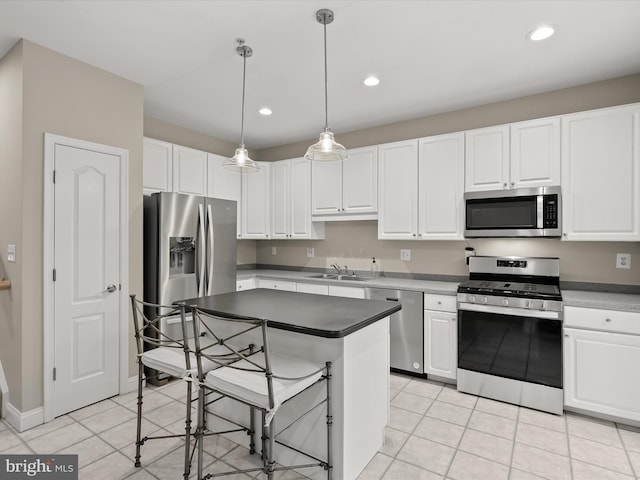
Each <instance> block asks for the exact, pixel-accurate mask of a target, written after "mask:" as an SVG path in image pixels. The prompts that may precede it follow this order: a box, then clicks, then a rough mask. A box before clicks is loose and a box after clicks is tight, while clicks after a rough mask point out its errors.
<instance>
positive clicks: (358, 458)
mask: <svg viewBox="0 0 640 480" xmlns="http://www.w3.org/2000/svg"><path fill="white" fill-rule="evenodd" d="M344 365H345V367H344V400H343V404H344V419H343V421H344V467H343V468H344V477H337V478H345V479H355V478H357V477H358V475H359V474H360V473H361V472H362V470H364V468H365V467H366V466H367V464H368V463H369V462H370V461H371V459H372V458H373V457H374V455H375V454H376V453H377V452H378V450H380V448H382V446H383V445H384V438H385V427H386V425H387V420H388V411H389V317H386V318H384V319H382V320H379V321H378V322H375V323H374V324H372V325H370V326H369V327H367V328H364V329H362V330H360V331H358V332H355V333H354V334H352V335H349V336H347V337H345V339H344Z"/></svg>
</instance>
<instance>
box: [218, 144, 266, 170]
mask: <svg viewBox="0 0 640 480" xmlns="http://www.w3.org/2000/svg"><path fill="white" fill-rule="evenodd" d="M222 170H224V171H226V172H233V173H258V172H259V171H260V167H258V165H257V164H256V162H254V161H253V160H251V158H249V152H247V149H246V148H244V145H242V146H241V147H239V148H236V153H235V155H234V156H233V157H231V158H230V159H229V160H227V161H226V162H224V164H223V165H222Z"/></svg>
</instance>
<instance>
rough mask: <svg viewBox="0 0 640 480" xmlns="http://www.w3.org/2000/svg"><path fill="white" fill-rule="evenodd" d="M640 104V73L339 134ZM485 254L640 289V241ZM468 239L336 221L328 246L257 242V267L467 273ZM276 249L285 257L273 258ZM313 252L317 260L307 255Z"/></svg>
mask: <svg viewBox="0 0 640 480" xmlns="http://www.w3.org/2000/svg"><path fill="white" fill-rule="evenodd" d="M635 102H640V74H637V75H631V76H627V77H621V78H616V79H611V80H606V81H602V82H596V83H591V84H587V85H581V86H577V87H572V88H567V89H563V90H558V91H554V92H548V93H542V94H537V95H531V96H527V97H522V98H517V99H514V100H508V101H504V102H499V103H494V104H490V105H484V106H480V107H474V108H468V109H464V110H459V111H455V112H448V113H443V114H439V115H433V116H429V117H424V118H418V119H415V120H410V121H405V122H400V123H394V124H391V125H385V126H382V127H376V128H369V129H366V130H360V131H357V132H351V133H344V134H343V133H340V134H338V133H337V134H336V138H337V139H338V141H339V142H340V143H342V144H343V145H345V146H347V148H355V147H361V146H366V145H376V144H380V143H386V142H392V141H397V140H406V139H411V138H419V137H425V136H430V135H437V134H442V133H450V132H457V131H463V130H467V129H472V128H479V127H485V126H490V125H499V124H504V123H510V122H515V121H520V120H527V119H532V118H540V117H545V116H552V115H559V114H563V113H570V112H577V111H583V110H590V109H594V108H601V107H607V106H613V105H622V104H626V103H635ZM315 141H316V139H314V138H312V139H309V140H307V141H304V142H298V143H295V144H291V145H284V146H280V147H274V148H268V149H264V150H260V151H258V157H257V158H258V159H260V160H270V161H273V160H281V159H285V158H293V157H300V156H302V155H303V154H304V152H305V150H306V148H307V147H308V146H309V145H310V144H311V143H314V142H315ZM468 243H469V244H470V245H471V246H473V247H475V248H476V250H477V253H478V254H479V255H500V254H505V255H538V256H558V257H560V259H561V262H560V265H561V270H562V273H561V279H562V280H563V281H580V282H596V283H613V284H632V285H640V256H639V254H640V242H629V243H612V242H561V241H559V240H549V239H526V240H513V239H504V240H488V239H482V240H470V241H469V242H468ZM466 245H467V243H466V242H461V241H448V242H447V241H422V242H411V241H388V240H384V241H382V240H378V239H377V229H376V222H331V223H327V225H326V240H319V241H306V242H305V241H260V242H257V255H256V259H257V263H259V264H264V265H288V266H311V267H328V266H329V265H331V264H332V263H334V262H338V263H340V264H342V265H344V264H347V265H349V267H351V268H357V269H364V270H368V269H369V267H370V263H371V257H372V256H375V257H376V259H377V261H378V262H379V263H380V264H381V266H382V268H383V269H384V270H386V271H388V272H403V273H430V274H444V275H465V274H466V273H467V271H466V268H465V263H464V261H463V258H464V247H465V246H466ZM272 246H275V247H276V251H277V254H276V255H275V256H274V255H271V247H272ZM308 246H309V247H310V246H313V247H314V249H315V252H314V253H315V257H314V258H307V257H306V247H308ZM401 248H409V249H411V250H412V257H411V258H412V259H411V261H409V262H403V261H400V249H401ZM616 253H631V254H632V262H631V264H632V269H631V270H620V269H616V268H615V258H616Z"/></svg>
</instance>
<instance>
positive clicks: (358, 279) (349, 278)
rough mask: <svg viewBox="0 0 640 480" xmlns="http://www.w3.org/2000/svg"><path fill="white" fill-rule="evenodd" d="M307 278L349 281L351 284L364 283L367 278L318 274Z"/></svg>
mask: <svg viewBox="0 0 640 480" xmlns="http://www.w3.org/2000/svg"><path fill="white" fill-rule="evenodd" d="M307 278H326V279H327V280H349V281H351V282H366V281H367V280H369V279H368V278H363V277H359V276H358V275H338V274H337V273H320V274H317V275H309V276H307Z"/></svg>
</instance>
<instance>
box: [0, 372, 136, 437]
mask: <svg viewBox="0 0 640 480" xmlns="http://www.w3.org/2000/svg"><path fill="white" fill-rule="evenodd" d="M2 375H3V372H2V366H1V365H0V387H2V415H3V418H4V419H5V420H6V421H7V422H8V423H9V425H11V426H12V427H13V428H15V429H16V430H17V431H19V432H24V431H25V430H28V429H30V428H33V427H37V426H38V425H42V424H43V423H44V408H43V407H38V408H34V409H33V410H30V411H28V412H25V413H22V412H21V411H20V410H18V409H17V408H16V407H14V406H13V405H11V404H10V403H9V402H8V396H9V395H8V393H9V390H8V389H7V392H6V393H5V391H4V385H6V384H5V383H3V382H4V377H3V376H2ZM137 389H138V377H137V376H135V377H129V378H128V379H127V381H126V382H125V385H124V391H122V392H120V394H121V395H124V394H125V393H129V392H134V391H136V390H137Z"/></svg>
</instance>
